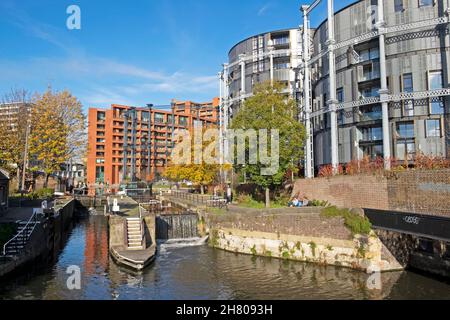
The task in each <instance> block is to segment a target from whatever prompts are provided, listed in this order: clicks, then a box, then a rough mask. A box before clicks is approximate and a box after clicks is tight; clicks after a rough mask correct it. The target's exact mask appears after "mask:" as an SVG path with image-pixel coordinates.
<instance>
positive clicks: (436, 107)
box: [430, 99, 444, 114]
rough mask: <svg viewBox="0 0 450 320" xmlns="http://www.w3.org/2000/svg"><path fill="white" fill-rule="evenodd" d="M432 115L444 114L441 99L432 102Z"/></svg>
mask: <svg viewBox="0 0 450 320" xmlns="http://www.w3.org/2000/svg"><path fill="white" fill-rule="evenodd" d="M430 114H444V102H443V101H442V100H441V99H436V100H435V99H432V100H431V103H430Z"/></svg>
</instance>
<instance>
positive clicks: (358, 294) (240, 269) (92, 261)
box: [0, 216, 450, 300]
mask: <svg viewBox="0 0 450 320" xmlns="http://www.w3.org/2000/svg"><path fill="white" fill-rule="evenodd" d="M72 265H76V266H79V267H80V269H81V290H69V289H67V285H66V282H67V279H68V276H69V275H68V274H67V273H66V270H67V268H68V267H69V266H72ZM368 280H369V276H368V275H366V274H364V273H360V272H355V271H352V270H348V269H343V268H335V267H320V266H317V265H313V264H305V263H298V262H287V261H281V260H277V259H269V258H255V257H251V256H247V255H240V254H234V253H228V252H224V251H220V250H214V249H212V248H210V247H208V246H206V245H200V246H193V245H189V244H186V243H171V244H161V246H160V247H159V253H158V257H157V259H156V261H155V263H154V264H153V265H152V266H150V267H149V268H148V269H146V270H145V271H144V273H142V274H133V272H130V271H128V270H125V269H121V268H120V267H118V266H116V265H115V264H114V263H113V261H111V259H110V258H109V256H108V240H107V220H106V219H105V218H104V217H95V216H92V217H90V218H87V219H85V220H82V221H80V222H79V223H77V224H76V226H75V228H74V229H73V231H72V234H71V235H70V237H69V240H68V242H67V245H66V246H65V248H64V250H63V251H62V253H61V254H60V255H59V258H58V260H57V262H56V263H55V264H54V265H53V266H51V267H49V268H45V269H41V270H35V271H30V272H29V273H28V274H25V275H23V276H20V277H15V278H14V279H10V280H6V281H2V282H0V299H77V300H78V299H101V300H103V299H142V300H152V299H164V300H165V299H450V285H449V284H448V283H444V282H441V281H438V280H435V279H432V278H429V277H425V276H422V275H419V274H416V273H412V272H395V273H387V274H382V275H381V288H380V287H378V289H376V290H370V289H369V288H368V285H367V284H368ZM378 280H379V279H378ZM369 283H373V282H370V281H369ZM375 283H377V282H376V281H375ZM378 286H379V284H378ZM370 287H371V286H370ZM379 289H381V290H379Z"/></svg>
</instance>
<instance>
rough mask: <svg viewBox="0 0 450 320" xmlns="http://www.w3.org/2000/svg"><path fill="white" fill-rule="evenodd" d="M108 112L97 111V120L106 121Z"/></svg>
mask: <svg viewBox="0 0 450 320" xmlns="http://www.w3.org/2000/svg"><path fill="white" fill-rule="evenodd" d="M105 119H106V113H105V112H97V121H105Z"/></svg>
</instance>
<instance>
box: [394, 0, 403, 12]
mask: <svg viewBox="0 0 450 320" xmlns="http://www.w3.org/2000/svg"><path fill="white" fill-rule="evenodd" d="M394 9H395V12H402V11H403V10H404V9H405V8H404V6H403V0H394Z"/></svg>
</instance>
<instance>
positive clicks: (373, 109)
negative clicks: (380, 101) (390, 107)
mask: <svg viewBox="0 0 450 320" xmlns="http://www.w3.org/2000/svg"><path fill="white" fill-rule="evenodd" d="M381 118H382V108H381V106H380V105H369V106H364V107H361V108H360V120H361V121H373V120H380V119H381Z"/></svg>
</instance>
